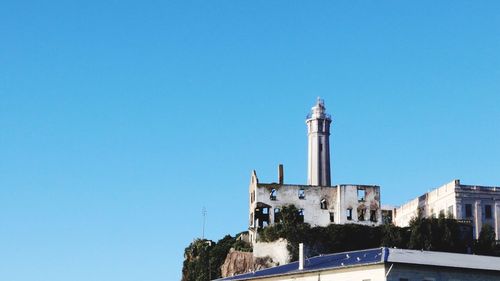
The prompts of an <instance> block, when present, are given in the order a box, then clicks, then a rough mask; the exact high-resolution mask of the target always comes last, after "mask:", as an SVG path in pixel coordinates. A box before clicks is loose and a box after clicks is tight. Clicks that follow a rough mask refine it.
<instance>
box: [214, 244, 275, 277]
mask: <svg viewBox="0 0 500 281" xmlns="http://www.w3.org/2000/svg"><path fill="white" fill-rule="evenodd" d="M275 265H276V263H274V262H273V261H272V260H271V259H270V258H267V257H266V258H256V259H254V257H253V254H252V253H251V252H241V251H235V250H234V249H231V250H230V251H229V253H228V254H227V256H226V260H225V261H224V264H223V265H222V267H221V274H222V277H229V276H234V275H237V274H242V273H246V272H250V271H256V270H260V269H264V268H268V267H272V266H275Z"/></svg>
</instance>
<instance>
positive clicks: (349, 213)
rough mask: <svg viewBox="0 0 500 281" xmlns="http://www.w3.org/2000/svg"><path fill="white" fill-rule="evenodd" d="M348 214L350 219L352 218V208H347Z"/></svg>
mask: <svg viewBox="0 0 500 281" xmlns="http://www.w3.org/2000/svg"><path fill="white" fill-rule="evenodd" d="M346 215H347V220H348V221H350V220H352V208H349V209H347V211H346Z"/></svg>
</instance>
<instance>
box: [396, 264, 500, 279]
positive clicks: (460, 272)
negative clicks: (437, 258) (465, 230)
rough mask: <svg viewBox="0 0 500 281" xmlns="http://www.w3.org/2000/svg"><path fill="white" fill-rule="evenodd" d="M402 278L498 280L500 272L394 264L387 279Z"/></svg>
mask: <svg viewBox="0 0 500 281" xmlns="http://www.w3.org/2000/svg"><path fill="white" fill-rule="evenodd" d="M386 268H387V270H388V269H389V268H390V264H387V265H386ZM401 278H406V279H408V281H476V280H481V281H498V280H500V272H492V271H486V270H472V269H461V268H448V267H433V266H419V265H410V264H394V265H393V267H392V268H391V270H390V272H389V275H388V276H387V281H400V280H401Z"/></svg>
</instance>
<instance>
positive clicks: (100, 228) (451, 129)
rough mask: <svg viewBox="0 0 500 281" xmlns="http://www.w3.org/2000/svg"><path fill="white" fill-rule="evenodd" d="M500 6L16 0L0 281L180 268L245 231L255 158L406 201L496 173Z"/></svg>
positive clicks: (2, 34)
mask: <svg viewBox="0 0 500 281" xmlns="http://www.w3.org/2000/svg"><path fill="white" fill-rule="evenodd" d="M499 10H500V3H499V2H498V1H480V2H477V1H418V2H410V1H317V2H315V3H310V2H298V1H296V2H291V1H247V2H244V1H137V2H130V1H49V2H47V1H39V2H31V1H4V2H2V3H1V4H0V38H1V39H0V40H1V44H0V128H1V130H2V132H1V134H0V159H1V160H0V225H1V227H0V249H2V250H1V254H0V279H1V280H10V281H17V280H23V281H24V280H50V281H58V280H61V281H62V280H64V281H66V280H73V281H78V280H85V281H88V280H179V279H180V275H181V272H180V271H181V266H182V261H183V251H184V248H185V247H186V246H187V245H188V244H189V243H190V242H191V241H192V240H193V239H194V238H196V237H199V236H200V235H201V231H202V216H201V209H202V207H203V206H205V207H206V209H207V211H208V216H207V230H206V235H207V237H208V238H211V239H214V240H217V239H219V238H221V237H222V236H223V235H225V234H227V233H229V234H235V233H238V232H240V231H243V230H245V229H246V227H247V217H248V210H247V196H248V195H247V190H248V183H249V180H250V172H251V170H252V169H256V170H257V173H258V175H259V178H260V179H261V181H264V182H267V181H269V182H270V181H276V177H277V174H276V170H277V168H276V167H277V165H278V164H279V163H283V164H284V165H285V182H288V183H305V181H306V176H307V175H306V165H307V162H306V157H307V155H306V146H307V142H306V141H307V139H306V127H305V124H304V121H305V116H306V114H307V113H308V111H309V109H310V107H311V106H312V105H313V104H314V102H315V99H316V97H317V96H321V97H322V98H324V99H325V102H326V106H327V109H328V111H329V112H330V113H331V114H332V115H333V118H334V123H333V127H332V137H331V138H332V167H333V169H332V173H333V182H334V183H359V184H378V185H380V186H381V188H382V202H383V203H385V204H400V203H403V202H405V201H406V200H409V199H411V198H413V197H415V196H418V195H420V194H422V193H423V192H425V191H427V190H428V189H430V188H434V187H437V186H439V185H441V184H444V183H446V182H448V181H451V180H453V179H455V178H459V179H461V180H462V182H463V183H467V184H484V185H500V174H499V173H498V171H499V170H500V162H499V161H498V159H500V146H499V145H498V143H499V139H500V130H499V124H500V108H499V104H500V67H499V66H500V52H499V50H500V28H498V27H499V26H500V17H499V16H498V14H499Z"/></svg>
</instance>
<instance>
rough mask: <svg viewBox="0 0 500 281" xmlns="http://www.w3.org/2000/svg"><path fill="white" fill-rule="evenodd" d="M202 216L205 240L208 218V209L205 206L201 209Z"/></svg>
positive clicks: (202, 233) (203, 237)
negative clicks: (206, 220)
mask: <svg viewBox="0 0 500 281" xmlns="http://www.w3.org/2000/svg"><path fill="white" fill-rule="evenodd" d="M201 215H202V216H203V231H202V232H201V239H202V240H203V239H205V219H206V217H207V208H205V206H203V208H202V209H201Z"/></svg>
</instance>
